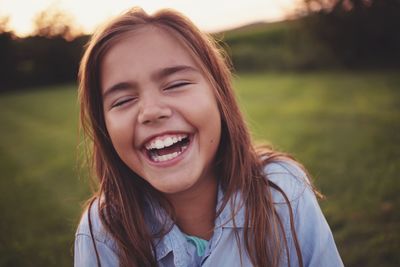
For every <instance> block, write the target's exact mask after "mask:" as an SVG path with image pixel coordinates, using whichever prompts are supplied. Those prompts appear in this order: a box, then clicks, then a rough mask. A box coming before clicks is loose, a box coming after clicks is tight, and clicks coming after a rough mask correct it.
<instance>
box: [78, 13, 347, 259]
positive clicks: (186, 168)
mask: <svg viewBox="0 0 400 267" xmlns="http://www.w3.org/2000/svg"><path fill="white" fill-rule="evenodd" d="M79 90H80V91H79V99H80V104H81V122H82V125H83V128H84V130H85V132H86V133H87V135H88V137H89V138H90V139H91V141H92V142H93V150H92V153H93V158H92V160H93V168H94V171H95V175H96V176H97V177H98V180H99V190H98V191H97V192H96V193H95V194H94V196H93V197H92V198H91V200H90V201H89V202H88V203H89V204H88V207H87V209H86V210H85V212H84V214H83V216H82V219H81V222H80V225H79V227H78V230H77V233H76V241H75V266H85V267H86V266H136V267H141V266H182V267H188V266H271V267H277V266H315V267H317V266H318V267H320V266H342V262H341V260H340V257H339V254H338V252H337V249H336V246H335V243H334V240H333V238H332V234H331V231H330V229H329V226H328V224H327V223H326V220H325V219H324V217H323V215H322V213H321V210H320V208H319V206H318V204H317V201H316V197H315V194H314V191H313V189H312V186H311V185H310V182H309V180H308V179H307V176H306V174H305V172H304V171H303V169H302V167H301V166H300V165H299V164H298V163H297V162H295V161H294V160H293V159H291V158H290V157H288V156H285V155H283V154H280V153H277V152H275V151H272V150H267V149H264V150H256V149H255V148H254V147H253V145H252V143H251V140H250V136H249V132H248V130H247V128H246V126H245V122H244V120H243V117H242V115H241V113H240V111H239V108H238V105H237V103H236V100H235V97H234V93H233V89H232V85H231V73H230V70H229V67H228V64H227V61H226V59H225V58H224V57H223V56H222V54H221V51H220V49H219V48H217V46H216V44H215V43H214V42H213V41H212V40H211V39H210V38H208V36H206V35H205V34H203V33H201V32H200V31H199V30H198V29H197V28H196V27H195V26H194V25H193V24H192V23H191V22H190V21H188V20H187V19H186V18H185V17H183V16H182V15H181V14H179V13H177V12H174V11H170V10H163V11H160V12H158V13H157V14H155V15H152V16H149V15H147V14H146V13H145V12H144V11H143V10H141V9H132V10H129V11H127V12H126V13H125V14H123V15H121V16H119V17H117V18H115V19H114V20H113V21H111V22H109V23H108V24H107V25H105V26H104V28H102V29H101V30H99V31H98V32H97V33H96V34H94V35H93V37H92V39H91V41H90V43H89V45H88V47H87V50H86V52H85V54H84V57H83V59H82V63H81V68H80V88H79Z"/></svg>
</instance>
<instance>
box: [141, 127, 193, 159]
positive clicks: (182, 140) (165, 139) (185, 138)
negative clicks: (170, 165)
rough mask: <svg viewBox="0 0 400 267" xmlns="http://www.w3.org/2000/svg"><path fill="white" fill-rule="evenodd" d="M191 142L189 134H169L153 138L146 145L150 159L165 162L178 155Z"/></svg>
mask: <svg viewBox="0 0 400 267" xmlns="http://www.w3.org/2000/svg"><path fill="white" fill-rule="evenodd" d="M189 144H190V135H189V134H168V135H164V136H162V137H156V138H153V139H151V140H150V141H149V142H147V143H146V144H145V145H144V146H145V150H146V155H147V157H148V158H149V159H150V161H152V162H164V161H169V160H172V159H175V158H176V157H178V156H179V155H180V154H182V153H183V152H184V151H185V150H186V149H187V148H188V146H189Z"/></svg>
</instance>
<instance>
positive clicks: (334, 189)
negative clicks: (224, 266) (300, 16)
mask: <svg viewBox="0 0 400 267" xmlns="http://www.w3.org/2000/svg"><path fill="white" fill-rule="evenodd" d="M397 76H399V75H396V73H383V72H356V73H354V72H352V73H343V72H342V73H340V72H337V73H333V72H326V73H309V74H296V73H293V74H290V73H286V74H271V73H269V74H265V75H263V74H246V75H241V76H239V77H238V78H237V79H236V80H235V85H236V87H237V91H238V96H239V100H240V104H241V106H242V108H243V110H244V112H245V114H246V117H247V121H248V122H249V126H250V128H251V131H252V133H253V135H254V137H255V139H256V140H258V141H264V142H269V143H272V144H273V145H274V146H275V147H276V148H278V149H280V150H283V151H285V152H289V153H291V154H293V155H295V156H296V157H297V158H298V159H299V160H300V161H301V162H302V163H304V164H305V166H306V167H307V168H308V169H309V170H310V172H311V174H312V175H313V177H314V182H315V184H316V185H317V186H318V188H319V189H320V190H321V191H322V192H323V193H324V194H325V195H326V197H327V199H326V200H324V201H322V202H321V206H322V208H323V210H324V213H325V215H326V217H327V219H328V222H329V223H330V225H331V227H332V229H333V232H334V235H335V239H336V242H337V245H338V248H339V250H340V253H341V255H342V257H343V260H344V262H345V264H346V266H353V267H355V266H367V267H368V266H399V263H400V254H399V253H398V251H400V213H399V212H398V211H397V209H398V207H399V206H400V205H399V204H400V196H399V194H398V192H399V190H400V179H399V178H398V173H400V90H399V88H400V78H398V77H397ZM399 77H400V76H399ZM77 116H78V110H77V105H76V88H75V87H74V86H63V87H62V88H60V87H57V88H52V87H47V88H40V89H37V90H35V91H31V92H28V91H27V92H21V93H8V94H3V95H1V96H0V125H1V129H0V138H1V142H0V168H1V171H2V172H1V173H2V174H1V175H2V177H1V179H0V208H1V212H2V216H1V220H0V231H1V233H2V235H0V266H71V265H72V245H73V238H74V236H73V233H74V230H75V227H76V223H77V220H78V218H79V214H80V205H81V203H82V202H83V200H84V199H85V198H86V197H87V196H88V191H89V190H88V183H87V181H85V180H84V179H81V178H79V176H80V175H79V174H78V173H79V172H78V170H77V169H78V168H77V166H78V163H77V160H76V157H77V152H76V150H77V149H76V147H77V145H78V142H79V139H78V130H77V123H78V122H77Z"/></svg>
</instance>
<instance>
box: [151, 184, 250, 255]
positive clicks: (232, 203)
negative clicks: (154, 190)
mask: <svg viewBox="0 0 400 267" xmlns="http://www.w3.org/2000/svg"><path fill="white" fill-rule="evenodd" d="M224 195H225V194H224V192H223V190H222V187H221V185H219V186H218V193H217V206H216V211H217V212H218V210H219V209H220V207H221V206H222V203H223V199H224ZM232 210H233V214H234V218H235V224H234V223H233V219H232ZM145 217H146V222H147V223H148V225H149V226H150V231H151V233H152V234H153V235H155V234H156V233H157V232H158V231H159V230H160V227H162V226H163V225H164V222H166V225H167V227H170V228H171V229H170V231H169V232H168V233H167V234H166V235H165V236H163V237H162V238H161V239H160V238H155V239H154V245H155V250H156V257H157V261H159V260H160V259H162V258H164V257H165V256H166V255H168V253H170V252H171V251H173V250H174V249H177V248H178V247H182V246H183V244H181V243H186V239H185V237H184V235H183V233H182V232H181V231H180V230H179V228H178V227H177V226H176V225H175V224H174V223H173V221H172V220H171V218H170V217H169V216H168V214H166V212H165V211H164V210H163V209H162V208H161V207H157V206H154V205H149V203H148V207H147V209H146V212H145ZM218 227H222V228H235V227H236V228H243V227H245V207H244V203H243V200H242V197H241V193H240V192H237V193H235V195H233V196H232V197H231V199H229V200H228V202H227V203H226V205H225V207H224V208H223V210H222V211H221V213H220V214H219V215H218V217H217V218H216V220H215V229H216V228H218Z"/></svg>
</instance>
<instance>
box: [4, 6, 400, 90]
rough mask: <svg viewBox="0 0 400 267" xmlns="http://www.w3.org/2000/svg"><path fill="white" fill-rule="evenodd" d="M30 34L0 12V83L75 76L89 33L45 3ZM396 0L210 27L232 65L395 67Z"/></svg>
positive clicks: (399, 51) (398, 51) (399, 24)
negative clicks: (12, 26) (220, 29)
mask: <svg viewBox="0 0 400 267" xmlns="http://www.w3.org/2000/svg"><path fill="white" fill-rule="evenodd" d="M34 24H35V30H34V31H33V33H32V35H31V36H28V37H25V38H19V37H17V36H16V35H15V34H14V32H13V31H12V30H9V29H8V27H7V18H3V19H1V18H0V59H1V60H0V91H7V90H11V89H13V88H25V87H29V88H34V87H35V86H41V85H48V84H57V83H68V82H74V81H76V77H77V71H78V65H79V61H80V58H81V56H82V53H83V49H84V46H85V44H86V43H87V41H88V40H89V38H90V36H88V35H84V34H82V31H80V30H79V28H77V27H76V26H74V23H73V20H72V18H71V17H70V16H68V14H65V13H64V12H62V11H60V10H56V9H52V10H45V11H43V12H41V13H39V14H38V15H37V17H36V18H35V21H34ZM399 29H400V0H304V6H303V8H302V9H301V10H300V11H299V12H298V13H297V14H296V16H295V19H292V20H289V21H286V22H281V23H275V24H262V23H260V24H255V25H250V26H247V27H244V28H240V29H236V30H233V31H227V32H224V33H223V34H222V35H221V34H216V35H215V36H216V37H217V38H220V39H222V42H223V43H224V44H225V45H224V46H225V48H226V49H227V52H228V54H230V55H231V57H232V61H233V63H234V68H235V69H236V70H237V71H264V70H310V69H311V70H312V69H327V68H399V67H400V30H399Z"/></svg>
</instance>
